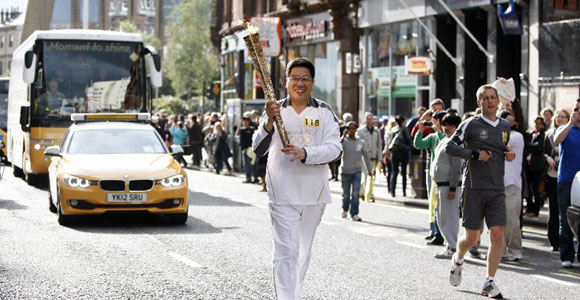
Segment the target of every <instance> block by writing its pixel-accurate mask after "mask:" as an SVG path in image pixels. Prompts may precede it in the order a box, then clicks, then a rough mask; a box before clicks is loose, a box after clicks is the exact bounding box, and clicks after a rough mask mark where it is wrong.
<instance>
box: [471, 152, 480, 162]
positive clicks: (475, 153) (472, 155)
mask: <svg viewBox="0 0 580 300" xmlns="http://www.w3.org/2000/svg"><path fill="white" fill-rule="evenodd" d="M478 159H479V152H478V151H475V150H473V151H471V160H478Z"/></svg>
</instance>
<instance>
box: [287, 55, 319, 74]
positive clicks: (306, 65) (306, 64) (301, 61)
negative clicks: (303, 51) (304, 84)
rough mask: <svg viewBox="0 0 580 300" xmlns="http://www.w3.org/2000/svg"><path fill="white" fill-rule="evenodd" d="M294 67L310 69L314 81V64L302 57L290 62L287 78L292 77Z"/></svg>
mask: <svg viewBox="0 0 580 300" xmlns="http://www.w3.org/2000/svg"><path fill="white" fill-rule="evenodd" d="M294 67H304V68H306V69H308V71H309V72H310V76H312V79H314V65H313V64H312V62H310V60H308V58H306V57H300V58H295V59H293V60H291V61H290V62H288V65H286V77H288V76H289V75H290V71H292V68H294Z"/></svg>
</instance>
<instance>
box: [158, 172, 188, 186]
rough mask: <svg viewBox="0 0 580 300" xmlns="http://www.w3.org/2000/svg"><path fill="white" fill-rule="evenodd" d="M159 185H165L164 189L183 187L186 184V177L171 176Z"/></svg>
mask: <svg viewBox="0 0 580 300" xmlns="http://www.w3.org/2000/svg"><path fill="white" fill-rule="evenodd" d="M159 183H161V185H163V186H164V187H177V186H182V185H183V184H185V176H183V175H181V174H177V175H173V176H169V177H167V178H163V179H161V180H160V181H159Z"/></svg>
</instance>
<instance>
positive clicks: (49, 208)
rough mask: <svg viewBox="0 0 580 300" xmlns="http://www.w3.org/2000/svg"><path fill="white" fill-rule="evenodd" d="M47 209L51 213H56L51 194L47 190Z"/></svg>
mask: <svg viewBox="0 0 580 300" xmlns="http://www.w3.org/2000/svg"><path fill="white" fill-rule="evenodd" d="M48 210H50V212H51V213H56V205H54V203H53V202H52V194H51V193H50V191H49V194H48Z"/></svg>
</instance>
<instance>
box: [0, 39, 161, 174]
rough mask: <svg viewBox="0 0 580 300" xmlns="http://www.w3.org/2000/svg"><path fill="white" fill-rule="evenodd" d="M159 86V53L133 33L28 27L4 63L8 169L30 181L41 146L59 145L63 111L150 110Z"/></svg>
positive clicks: (38, 168) (38, 167) (41, 169)
mask: <svg viewBox="0 0 580 300" xmlns="http://www.w3.org/2000/svg"><path fill="white" fill-rule="evenodd" d="M159 86H161V66H160V61H159V56H158V55H157V52H156V51H155V49H153V48H152V47H149V46H145V45H144V44H143V41H142V38H141V35H139V34H131V33H122V32H113V31H102V30H82V29H67V30H48V31H35V32H34V33H33V34H32V35H31V36H30V37H29V38H27V39H26V40H25V41H24V42H23V43H22V44H21V45H20V46H19V47H18V48H17V49H16V50H15V51H14V54H13V57H12V66H11V70H10V86H9V97H8V140H7V144H6V145H7V156H8V160H9V161H10V162H11V163H12V166H13V170H14V175H15V176H19V177H23V178H24V179H25V180H26V181H27V182H28V183H29V184H34V182H35V180H36V179H37V176H36V175H46V174H47V173H48V165H49V164H50V159H49V158H48V157H45V156H44V149H45V148H46V147H48V146H52V145H60V143H61V140H62V139H63V135H64V132H65V131H66V129H67V128H68V127H69V126H70V124H71V120H70V116H71V114H73V113H131V112H150V111H151V98H152V91H153V88H154V87H159ZM87 147H91V145H87Z"/></svg>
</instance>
